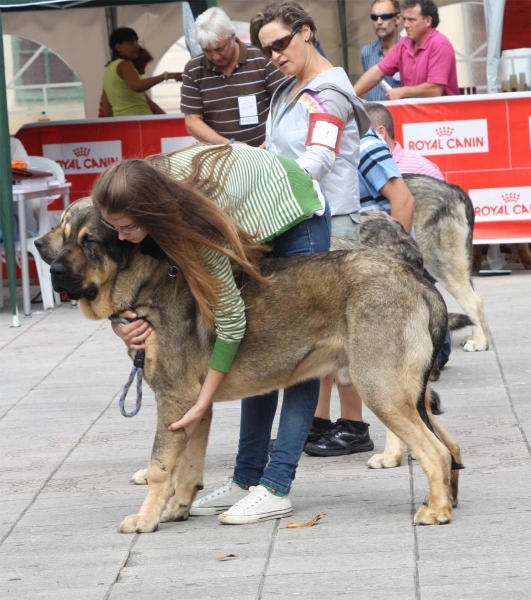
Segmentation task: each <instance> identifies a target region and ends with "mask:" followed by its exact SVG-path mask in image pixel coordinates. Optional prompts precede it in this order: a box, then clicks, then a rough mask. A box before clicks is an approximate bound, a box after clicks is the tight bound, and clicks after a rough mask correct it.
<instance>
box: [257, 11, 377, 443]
mask: <svg viewBox="0 0 531 600" xmlns="http://www.w3.org/2000/svg"><path fill="white" fill-rule="evenodd" d="M315 40H316V27H315V22H314V20H313V18H312V17H311V16H310V15H309V14H308V13H307V12H306V11H305V10H304V9H303V8H302V7H301V6H299V5H298V4H297V3H295V2H291V1H287V2H279V3H277V4H273V5H271V6H268V7H267V8H266V9H265V10H264V12H263V13H260V14H258V15H256V17H254V19H253V20H252V21H251V42H252V44H253V45H255V46H256V47H257V48H259V49H260V50H261V51H262V53H263V54H264V56H266V57H267V58H270V59H271V61H272V62H273V64H274V65H275V66H276V67H277V68H278V69H280V71H282V72H283V73H284V74H285V75H287V76H288V79H287V80H286V81H285V82H284V83H282V84H281V85H280V86H279V88H278V89H277V91H276V92H275V94H274V95H273V98H272V101H271V108H270V112H269V117H268V120H267V123H266V146H265V147H266V149H267V150H269V151H271V152H274V153H275V154H279V155H282V156H286V157H289V158H293V159H295V161H296V162H297V163H298V164H299V165H300V166H301V167H302V168H303V169H304V170H305V171H306V172H307V173H308V174H309V175H310V176H311V177H312V179H314V180H317V181H319V183H320V186H321V189H322V191H323V193H324V195H325V197H326V199H327V200H328V202H329V203H330V211H331V214H332V235H337V236H340V237H347V238H350V239H352V240H355V241H357V240H358V239H359V230H360V214H359V212H360V196H359V185H358V166H359V157H360V138H361V137H363V135H365V133H366V131H367V130H368V129H369V125H370V121H369V119H368V117H367V115H366V114H365V111H364V110H363V104H362V101H361V100H360V99H359V98H358V97H357V96H356V94H355V93H354V90H353V87H352V84H351V83H350V80H349V78H348V77H347V74H346V73H345V71H344V70H343V69H342V68H340V67H333V66H332V65H331V64H330V63H329V62H328V60H326V59H325V58H323V57H322V56H321V55H320V54H319V53H318V52H317V50H316V48H315ZM333 380H334V377H333V374H332V375H330V376H329V377H326V378H324V379H322V380H321V386H320V392H319V384H318V383H317V382H316V383H315V386H316V387H315V392H314V393H315V394H316V397H317V395H319V393H320V394H321V396H320V400H321V403H320V405H319V407H318V409H317V413H316V418H315V419H314V421H313V424H312V428H311V433H310V436H309V438H308V439H309V441H317V440H318V439H320V437H321V435H322V434H323V433H325V431H326V430H327V429H328V428H329V427H330V426H331V422H330V419H329V415H327V411H326V409H325V408H324V409H323V411H321V410H320V406H321V405H323V406H324V407H327V406H328V405H329V399H330V394H331V390H332V385H333ZM342 391H343V394H344V395H345V396H346V397H350V396H351V395H353V394H354V390H353V388H351V387H345V388H342ZM354 417H356V419H354ZM349 419H350V420H351V421H352V423H351V421H349V424H351V425H352V427H360V428H364V429H365V430H366V429H367V425H366V424H365V423H363V422H362V421H361V408H360V410H359V411H356V413H355V414H352V415H350V416H349ZM358 420H359V421H358ZM367 436H368V431H367ZM369 441H370V438H369Z"/></svg>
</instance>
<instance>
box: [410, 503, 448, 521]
mask: <svg viewBox="0 0 531 600" xmlns="http://www.w3.org/2000/svg"><path fill="white" fill-rule="evenodd" d="M451 518H452V509H451V508H450V506H447V507H444V508H438V509H434V508H430V506H429V505H428V506H421V507H420V508H419V509H418V510H417V514H416V515H415V518H414V520H413V522H414V523H415V525H447V524H448V523H449V522H450V520H451Z"/></svg>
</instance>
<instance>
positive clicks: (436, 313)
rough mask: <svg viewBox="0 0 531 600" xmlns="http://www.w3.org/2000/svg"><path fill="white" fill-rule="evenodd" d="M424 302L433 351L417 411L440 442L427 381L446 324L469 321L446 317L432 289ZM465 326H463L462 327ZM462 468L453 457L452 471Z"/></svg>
mask: <svg viewBox="0 0 531 600" xmlns="http://www.w3.org/2000/svg"><path fill="white" fill-rule="evenodd" d="M426 300H427V301H428V304H429V306H430V323H429V328H430V335H431V339H432V344H433V350H432V356H431V361H430V364H429V366H428V368H427V369H426V370H425V372H424V375H423V381H422V387H421V390H420V394H419V397H418V399H417V410H418V412H419V415H420V418H421V419H422V420H423V422H424V424H425V425H426V427H427V428H428V429H429V430H430V431H431V432H432V433H433V435H434V436H435V437H436V438H437V439H439V440H440V441H441V442H442V440H441V439H440V438H439V436H438V435H437V433H436V432H435V430H434V428H433V425H432V422H431V419H430V414H429V412H430V413H432V415H440V414H441V413H442V410H441V401H440V398H439V395H438V394H437V392H435V391H433V390H432V389H431V388H430V387H429V386H428V381H429V378H430V373H431V370H432V368H433V365H434V364H435V361H436V360H437V355H438V354H439V351H440V350H441V348H442V345H443V342H444V338H445V336H446V324H447V323H449V322H450V320H451V321H452V322H454V323H455V322H457V323H459V322H461V323H467V324H468V323H469V322H471V321H470V319H468V317H466V316H465V315H456V318H455V320H454V317H453V316H452V317H451V318H450V315H448V316H447V311H446V304H445V302H444V300H443V298H442V296H441V294H440V293H439V292H438V291H437V290H436V289H435V288H433V287H432V288H431V289H430V290H429V293H428V295H427V297H426ZM461 317H463V319H461ZM447 319H448V320H447ZM465 326H466V325H463V327H465ZM428 411H429V412H428ZM443 444H444V442H443ZM463 468H464V467H463V465H462V464H461V463H459V462H457V461H456V460H455V457H454V456H452V470H454V469H463Z"/></svg>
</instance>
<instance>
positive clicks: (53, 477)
mask: <svg viewBox="0 0 531 600" xmlns="http://www.w3.org/2000/svg"><path fill="white" fill-rule="evenodd" d="M474 284H475V286H476V289H477V290H478V292H479V293H480V294H481V295H482V297H483V299H484V302H485V307H486V313H487V319H488V321H489V327H490V331H491V337H492V339H491V348H490V350H489V351H488V352H478V353H465V352H463V351H462V350H461V348H460V346H459V341H460V339H461V337H462V336H463V335H465V334H466V333H468V332H467V331H465V332H458V333H457V334H455V335H454V336H453V337H454V339H453V352H452V355H451V358H450V362H449V364H448V366H447V368H445V369H444V370H443V372H442V376H441V379H440V381H438V382H436V383H434V384H433V387H434V389H436V390H437V392H438V393H439V394H440V396H441V401H442V404H443V408H444V410H445V413H444V414H443V415H442V416H441V417H440V419H441V422H442V423H443V425H444V426H445V427H446V428H447V429H448V430H449V431H450V432H451V433H452V434H453V435H455V436H456V438H457V439H458V441H459V443H460V445H461V449H462V453H463V462H464V463H465V466H466V469H465V470H464V471H462V472H461V477H460V505H459V507H458V508H457V509H456V510H455V512H454V515H453V521H452V523H451V524H450V525H448V526H444V527H442V526H441V527H414V526H413V525H412V516H413V515H414V513H415V511H416V510H417V509H418V507H419V506H420V505H421V503H422V501H423V499H424V497H425V495H426V493H427V482H426V478H425V476H424V473H423V472H422V470H421V468H420V466H419V465H418V464H417V463H416V461H414V460H412V459H411V458H410V457H409V456H408V453H407V452H406V456H405V459H404V462H403V464H402V465H401V466H400V467H398V468H396V469H389V470H370V469H367V468H366V462H367V460H368V458H369V457H370V454H360V455H352V456H345V457H336V458H327V459H319V458H312V457H308V456H306V455H304V456H303V457H302V458H301V461H300V466H299V469H298V472H297V479H296V481H295V483H294V486H293V490H292V501H293V504H294V510H295V512H294V515H293V516H292V517H290V518H289V519H283V520H281V521H278V522H277V521H269V522H266V523H261V524H257V525H252V526H246V527H228V526H222V525H220V524H219V523H218V521H217V518H216V517H215V516H213V517H202V518H199V517H196V518H191V519H190V520H189V521H187V522H185V523H166V524H161V526H160V528H159V531H157V532H156V533H154V534H145V535H131V536H128V535H120V534H118V533H117V532H116V530H117V527H118V525H119V523H120V522H121V520H122V519H123V518H124V517H125V516H126V515H128V514H130V513H133V512H136V511H137V510H138V509H139V507H140V505H141V503H142V501H143V499H144V497H145V494H146V491H147V488H146V487H145V486H135V485H133V484H131V483H130V477H131V475H132V474H133V473H134V472H135V471H136V470H138V469H141V468H145V466H146V465H147V461H148V458H149V454H150V451H151V446H152V443H153V433H154V426H155V421H156V406H155V402H154V398H153V394H152V392H151V391H150V390H149V389H146V390H145V394H144V404H143V407H142V410H141V412H140V414H139V415H138V416H137V417H135V418H134V419H124V418H123V417H122V416H121V415H120V413H119V411H118V407H117V395H118V394H119V391H120V389H121V386H122V385H123V383H124V381H125V379H126V378H127V376H128V374H129V370H130V361H129V359H128V357H127V355H126V352H125V350H124V348H123V346H122V345H121V342H120V341H119V340H118V339H117V338H116V337H115V336H114V335H113V334H112V331H111V329H110V327H109V326H108V324H107V323H101V322H96V321H87V320H85V319H83V318H82V316H81V315H80V314H79V313H78V311H77V310H73V309H72V308H71V307H70V305H62V306H60V307H58V308H56V309H54V310H52V311H42V310H40V311H38V312H37V313H36V314H35V315H34V316H33V318H31V319H22V324H21V325H22V326H21V327H20V329H12V328H10V326H9V325H10V323H11V316H10V313H9V309H8V308H6V309H4V310H3V311H0V361H1V363H0V364H1V365H2V373H1V379H0V597H1V598H9V599H12V600H27V599H28V598H31V599H32V600H34V599H35V600H63V599H64V600H66V599H68V600H125V599H127V600H129V599H135V600H153V598H157V600H166V599H168V600H169V599H170V598H171V600H174V599H175V598H186V600H195V599H197V600H219V598H223V599H224V600H251V599H253V600H273V599H275V600H284V599H292V598H293V599H301V600H323V599H324V600H335V599H342V598H353V597H362V598H369V599H370V600H380V599H381V600H440V599H441V598H446V599H452V600H490V599H492V600H494V599H496V600H498V599H499V598H500V597H501V598H504V599H507V600H524V599H525V600H528V598H530V597H531V575H529V568H528V565H529V557H530V556H531V533H530V529H529V527H528V526H527V523H528V521H529V515H530V513H531V446H530V440H531V311H529V299H530V297H531V293H530V292H531V272H524V271H522V270H516V269H515V270H514V271H513V274H512V275H511V276H510V277H505V278H499V279H497V278H494V277H491V278H475V279H474ZM443 293H444V292H443ZM444 295H445V298H446V299H447V302H448V305H449V308H450V310H452V311H454V312H459V311H460V309H459V307H458V305H457V304H456V302H455V300H454V299H453V298H451V297H448V295H447V294H446V293H444ZM332 411H333V415H332V416H333V417H334V418H337V417H338V416H339V404H338V398H337V394H336V393H335V392H334V397H333V405H332ZM239 416H240V407H239V403H238V402H227V403H223V404H220V405H216V407H215V414H214V424H213V427H212V433H211V437H210V442H209V447H208V456H207V460H206V468H205V476H204V483H205V489H206V490H209V489H212V488H213V487H215V486H218V485H219V484H221V483H222V481H223V479H224V477H225V476H227V475H229V474H230V473H231V470H232V467H233V464H234V457H235V451H236V446H237V440H238V426H239ZM364 416H365V419H366V420H367V421H368V422H369V423H370V424H371V429H370V431H371V437H372V438H373V439H374V442H375V451H377V452H381V451H382V450H383V447H384V444H385V428H384V427H383V426H382V424H381V423H379V422H378V420H377V419H376V418H375V417H374V416H373V415H372V414H371V413H370V411H365V413H364ZM276 423H277V421H275V426H274V427H276ZM318 513H325V516H324V518H323V519H322V520H321V521H320V522H319V523H318V524H317V525H316V526H314V527H312V528H302V529H287V528H286V527H285V525H286V523H287V522H288V521H295V522H305V521H309V520H310V519H312V518H313V517H314V516H315V515H316V514H318ZM228 554H235V555H236V556H235V558H233V559H231V560H228V561H218V560H217V559H218V558H219V557H221V556H226V555H228Z"/></svg>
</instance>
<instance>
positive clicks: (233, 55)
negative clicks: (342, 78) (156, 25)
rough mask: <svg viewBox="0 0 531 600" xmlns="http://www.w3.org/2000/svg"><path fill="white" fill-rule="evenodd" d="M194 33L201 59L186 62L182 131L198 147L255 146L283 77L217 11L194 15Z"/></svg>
mask: <svg viewBox="0 0 531 600" xmlns="http://www.w3.org/2000/svg"><path fill="white" fill-rule="evenodd" d="M194 33H195V39H196V41H197V43H198V44H199V45H200V46H201V48H202V49H203V54H202V55H201V56H198V57H197V58H193V59H191V60H190V61H188V63H187V64H186V66H185V69H184V73H183V85H182V89H181V110H182V112H183V113H184V114H185V124H186V129H187V130H188V132H189V133H190V134H191V135H193V136H194V137H195V138H197V139H198V140H200V141H201V142H210V143H212V144H227V143H228V142H229V141H231V140H234V141H236V142H243V143H246V144H249V145H251V146H260V145H261V144H262V143H263V142H264V140H265V122H266V119H267V115H268V113H269V104H270V101H271V96H272V95H273V92H274V91H275V90H276V89H277V87H278V85H279V84H280V82H281V81H282V80H283V79H284V76H283V75H282V73H280V71H278V70H277V69H276V68H275V67H274V66H273V65H272V63H271V62H270V61H268V60H266V59H265V58H264V57H263V56H262V55H261V54H260V52H259V51H258V50H257V49H256V48H252V47H250V46H247V45H246V44H244V43H243V42H242V41H240V40H239V39H238V38H237V37H236V34H235V30H234V26H233V25H232V23H231V22H230V20H229V18H228V16H227V15H226V14H225V12H223V10H221V9H220V8H209V9H208V10H206V11H205V12H204V13H202V14H201V15H199V17H198V18H197V20H196V22H195V28H194Z"/></svg>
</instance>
